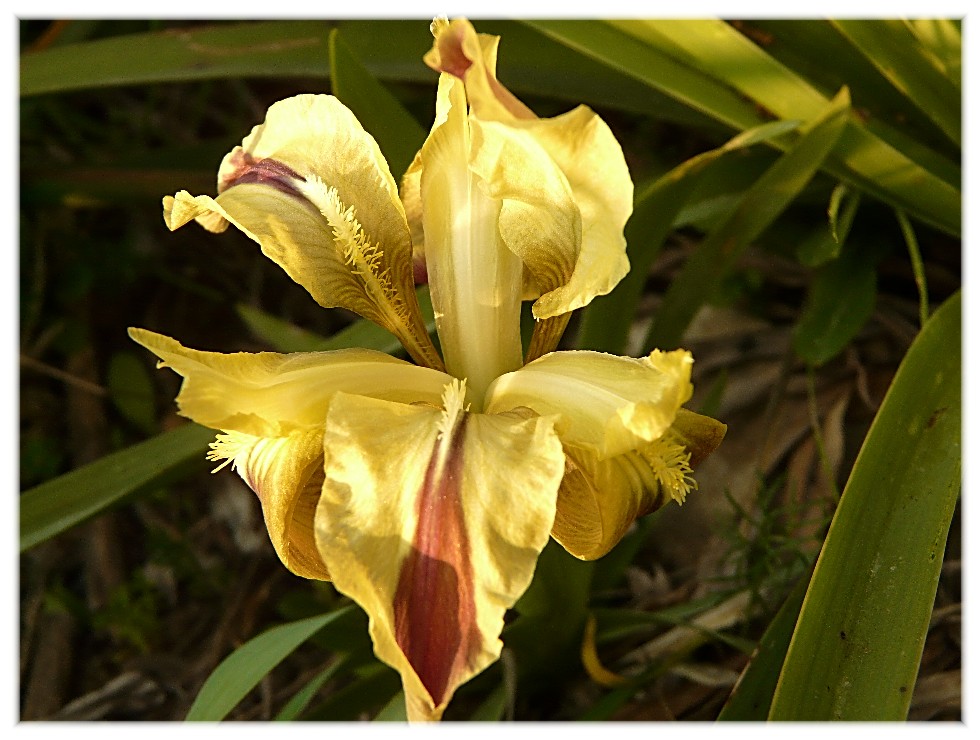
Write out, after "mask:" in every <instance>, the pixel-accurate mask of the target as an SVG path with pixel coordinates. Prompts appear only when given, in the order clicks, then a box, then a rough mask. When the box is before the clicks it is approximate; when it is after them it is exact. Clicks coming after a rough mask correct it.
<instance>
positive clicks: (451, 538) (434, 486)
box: [393, 415, 479, 706]
mask: <svg viewBox="0 0 980 740" xmlns="http://www.w3.org/2000/svg"><path fill="white" fill-rule="evenodd" d="M465 429H466V416H465V415H464V416H463V418H462V420H461V421H460V423H459V424H457V425H456V426H455V428H454V430H453V432H452V435H451V438H450V439H443V440H440V441H437V442H436V444H435V445H434V449H433V455H432V458H431V460H430V463H429V466H428V469H427V470H426V474H425V478H424V480H423V483H422V486H421V488H420V490H419V496H418V501H419V503H418V516H419V519H418V525H417V527H416V531H415V539H414V541H413V543H412V549H411V551H410V552H409V554H408V556H407V557H406V559H405V561H404V563H403V565H402V569H401V572H400V574H399V580H398V587H397V589H396V592H395V598H394V604H393V606H394V616H395V639H396V641H397V643H398V646H399V647H400V648H401V649H402V652H403V653H404V654H405V657H406V658H407V659H408V661H409V663H411V665H412V668H413V669H414V670H415V672H416V674H417V675H418V677H419V679H420V680H421V681H422V685H423V686H425V688H426V690H427V691H428V692H429V695H430V696H431V697H432V701H433V703H434V704H435V705H437V706H438V705H439V704H441V703H442V702H443V701H444V700H445V699H447V698H448V694H447V689H448V690H449V691H451V690H452V689H453V688H455V686H450V681H451V679H452V677H453V674H454V673H458V672H460V671H461V670H462V669H463V668H465V666H466V664H467V662H468V657H469V656H470V655H471V654H472V653H473V652H474V651H476V650H478V649H479V640H478V637H479V635H478V630H477V625H476V603H475V599H474V593H473V567H472V563H471V560H470V546H469V541H468V539H467V534H466V529H465V522H464V516H463V505H462V498H461V487H460V486H461V482H462V475H463V439H464V436H465ZM443 446H445V447H444V449H445V450H446V454H445V455H443V454H440V452H441V450H440V448H443Z"/></svg>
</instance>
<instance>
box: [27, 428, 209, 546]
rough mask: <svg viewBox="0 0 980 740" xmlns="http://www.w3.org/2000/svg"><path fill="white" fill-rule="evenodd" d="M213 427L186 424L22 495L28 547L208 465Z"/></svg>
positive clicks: (107, 456)
mask: <svg viewBox="0 0 980 740" xmlns="http://www.w3.org/2000/svg"><path fill="white" fill-rule="evenodd" d="M213 438H214V432H213V431H212V430H210V429H205V428H204V427H200V426H197V425H196V424H185V425H184V426H181V427H179V428H178V429H174V430H173V431H169V432H164V433H163V434H161V435H159V436H157V437H154V438H153V439H149V440H147V441H146V442H141V443H139V444H137V445H133V446H132V447H128V448H126V449H125V450H120V451H119V452H114V453H112V454H110V455H106V456H105V457H103V458H101V459H99V460H96V461H95V462H93V463H90V464H88V465H86V466H85V467H82V468H79V469H78V470H74V471H72V472H70V473H66V474H65V475H62V476H60V477H58V478H55V479H54V480H51V481H47V482H46V483H42V484H41V485H39V486H36V487H34V488H32V489H30V490H28V491H25V492H24V493H23V494H21V497H20V550H21V552H23V551H24V550H27V549H29V548H31V547H34V546H35V545H37V544H39V543H41V542H44V541H45V540H47V539H49V538H50V537H54V536H55V535H56V534H58V533H60V532H63V531H65V530H66V529H69V528H70V527H73V526H75V525H76V524H79V523H81V522H83V521H84V520H86V519H88V518H89V517H91V516H93V515H95V514H97V513H99V512H100V511H102V510H103V509H105V508H106V507H108V506H110V505H111V504H113V503H115V502H117V501H119V500H120V499H122V498H123V497H124V496H127V495H129V494H132V493H135V492H137V491H140V490H143V489H145V488H148V487H150V486H152V485H157V486H159V485H163V484H165V483H167V482H168V481H172V480H175V479H177V478H178V477H179V476H180V475H182V474H185V473H186V472H187V471H188V470H189V469H191V468H192V467H193V466H195V465H196V466H202V465H204V452H205V450H206V449H207V444H208V442H209V441H210V440H212V439H213Z"/></svg>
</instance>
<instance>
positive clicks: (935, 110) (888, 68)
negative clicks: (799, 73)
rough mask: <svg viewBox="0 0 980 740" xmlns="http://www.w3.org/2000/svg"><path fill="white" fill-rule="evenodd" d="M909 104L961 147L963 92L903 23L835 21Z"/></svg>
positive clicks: (884, 20)
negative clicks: (961, 92)
mask: <svg viewBox="0 0 980 740" xmlns="http://www.w3.org/2000/svg"><path fill="white" fill-rule="evenodd" d="M831 22H832V23H833V24H834V25H835V26H836V27H837V28H838V29H839V30H840V32H841V33H842V34H844V36H845V37H847V38H848V39H849V40H850V41H851V43H852V44H854V46H855V47H856V48H857V49H858V51H860V52H861V53H862V54H863V55H864V56H865V57H867V59H868V61H869V62H871V63H872V64H873V65H874V66H875V67H877V68H878V70H880V71H881V73H882V74H883V75H884V76H885V77H886V78H887V79H888V80H889V81H890V82H891V83H892V85H893V86H894V87H895V88H896V89H898V90H900V91H901V92H902V93H903V94H904V95H905V96H906V98H907V99H908V100H909V102H911V103H912V105H914V106H915V107H916V108H918V109H919V110H921V111H922V112H923V113H924V114H925V115H926V116H928V117H929V118H930V119H931V120H932V121H933V123H935V124H936V126H938V127H939V129H940V130H941V131H942V132H943V133H944V134H946V136H948V137H949V139H950V141H952V142H954V143H955V144H956V145H957V146H959V145H960V141H961V116H962V111H961V106H960V91H959V89H958V88H957V87H956V85H954V84H953V82H952V81H950V79H949V77H947V76H946V73H945V72H944V71H943V70H942V68H941V67H940V66H939V62H938V61H937V60H936V59H935V58H934V57H933V56H932V55H931V54H929V53H928V52H927V51H926V50H925V49H923V47H921V46H920V45H919V43H918V40H917V39H916V37H915V36H914V35H913V34H912V32H911V30H910V29H909V27H908V26H906V25H905V24H904V23H903V22H902V21H899V20H889V19H876V20H859V19H856V18H851V19H842V20H835V21H831Z"/></svg>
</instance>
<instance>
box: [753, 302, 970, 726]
mask: <svg viewBox="0 0 980 740" xmlns="http://www.w3.org/2000/svg"><path fill="white" fill-rule="evenodd" d="M961 303H962V301H961V296H960V294H959V293H957V294H956V295H954V296H953V297H952V298H950V299H949V300H947V301H946V302H945V303H944V304H943V305H942V306H941V307H940V308H939V309H938V310H937V311H936V313H935V314H934V315H933V316H932V318H931V319H930V320H929V322H928V323H927V324H926V325H925V327H923V329H922V331H921V332H920V333H919V335H918V336H917V337H916V339H915V341H914V342H913V343H912V346H911V347H910V348H909V351H908V353H907V354H906V356H905V359H904V360H903V361H902V364H901V365H900V366H899V368H898V372H897V373H896V375H895V378H894V380H893V381H892V385H891V387H890V388H889V390H888V393H887V394H886V396H885V400H884V401H883V402H882V405H881V408H880V409H879V411H878V414H877V416H876V417H875V420H874V422H873V423H872V426H871V430H870V431H869V433H868V436H867V437H866V438H865V440H864V444H863V445H862V447H861V451H860V453H859V454H858V458H857V461H856V462H855V464H854V468H853V470H852V471H851V475H850V478H849V479H848V481H847V486H846V487H845V489H844V493H843V495H842V496H841V500H840V504H839V506H838V509H837V512H836V513H835V515H834V519H833V521H832V522H831V525H830V530H829V532H828V533H827V538H826V540H825V541H824V545H823V549H822V550H821V552H820V556H819V559H818V560H817V565H816V569H815V571H814V575H813V579H812V580H811V582H810V587H809V589H808V591H807V595H806V599H805V601H804V603H803V608H802V611H801V613H800V618H799V621H798V623H797V626H796V631H795V633H794V634H793V639H792V642H791V644H790V647H789V652H788V653H787V656H786V661H785V663H784V665H783V670H782V673H781V674H780V677H779V684H778V686H777V687H776V693H775V696H774V697H773V703H772V709H771V711H770V713H769V719H772V720H792V721H811V720H812V721H820V720H846V721H854V720H882V721H901V720H904V719H906V717H907V714H908V708H909V703H910V702H911V698H912V689H913V687H914V685H915V679H916V674H917V672H918V670H919V662H920V660H921V657H922V646H923V644H924V642H925V637H926V632H927V631H928V628H929V619H930V615H931V613H932V607H933V603H934V600H935V597H936V587H937V583H938V579H939V572H940V568H941V567H942V561H943V551H944V547H945V543H946V538H947V535H948V533H949V526H950V522H951V520H952V516H953V511H954V508H955V506H956V500H957V498H958V495H959V490H960V485H961V481H960V471H961V466H962V452H961V448H960V425H961V415H962V411H961V407H960V403H961V386H960V375H961V370H960V362H961V354H962V353H961V341H962V336H961V316H960V312H961Z"/></svg>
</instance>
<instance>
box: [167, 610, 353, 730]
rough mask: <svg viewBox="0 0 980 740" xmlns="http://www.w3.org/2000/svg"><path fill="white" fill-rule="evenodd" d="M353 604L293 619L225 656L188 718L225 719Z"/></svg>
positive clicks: (206, 720)
mask: <svg viewBox="0 0 980 740" xmlns="http://www.w3.org/2000/svg"><path fill="white" fill-rule="evenodd" d="M353 609H354V607H353V606H346V607H343V608H342V609H337V610H336V611H333V612H330V613H329V614H322V615H320V616H318V617H309V618H308V619H301V620H299V621H298V622H290V623H289V624H283V625H280V626H278V627H273V628H272V629H270V630H267V631H265V632H263V633H262V634H261V635H259V636H257V637H253V638H252V639H251V640H249V641H248V642H246V643H245V644H244V645H242V646H241V647H240V648H238V649H237V650H236V651H235V652H233V653H232V654H231V655H229V656H228V657H227V658H225V659H224V660H223V661H221V663H220V664H219V665H218V667H217V668H215V669H214V672H213V673H212V674H211V675H210V676H208V679H207V680H206V681H205V682H204V685H203V686H202V687H201V691H200V692H199V693H198V695H197V698H196V699H195V700H194V703H193V704H192V705H191V708H190V711H188V713H187V718H186V719H187V721H198V722H217V721H219V720H221V719H224V718H225V717H226V716H227V715H228V713H229V712H230V711H231V710H232V709H234V708H235V706H236V705H237V704H238V702H240V701H241V700H242V699H244V698H245V696H246V695H247V694H248V692H249V691H251V690H252V689H253V688H255V687H256V686H257V685H258V683H259V681H261V680H262V678H263V677H264V676H265V675H266V674H267V673H268V672H269V671H271V670H272V669H273V668H275V667H276V666H277V665H279V663H281V662H282V661H283V659H285V658H286V656H288V655H289V654H290V653H291V652H293V651H294V650H295V649H296V648H298V647H299V646H300V645H302V644H303V643H304V642H305V641H306V640H308V639H309V638H311V637H312V636H313V635H315V634H316V633H317V632H319V631H320V630H322V629H323V628H324V627H326V626H327V625H329V624H330V623H331V622H333V621H335V620H337V619H339V618H340V617H342V616H344V615H345V614H346V613H348V612H350V611H352V610H353Z"/></svg>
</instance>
